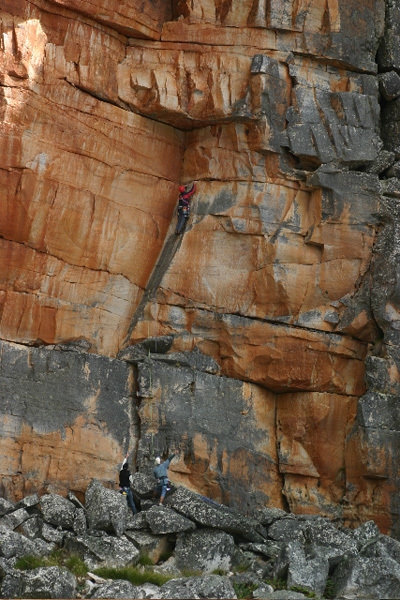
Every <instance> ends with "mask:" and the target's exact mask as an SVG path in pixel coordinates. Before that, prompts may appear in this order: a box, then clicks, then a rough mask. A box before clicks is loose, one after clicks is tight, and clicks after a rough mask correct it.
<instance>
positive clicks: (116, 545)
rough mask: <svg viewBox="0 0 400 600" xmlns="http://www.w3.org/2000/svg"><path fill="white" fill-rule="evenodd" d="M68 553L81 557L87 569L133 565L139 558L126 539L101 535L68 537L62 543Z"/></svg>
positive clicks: (134, 548) (135, 549) (136, 551)
mask: <svg viewBox="0 0 400 600" xmlns="http://www.w3.org/2000/svg"><path fill="white" fill-rule="evenodd" d="M64 547H65V548H66V550H68V551H69V552H74V553H76V554H78V555H79V556H81V558H82V559H83V560H84V561H85V563H86V564H87V566H88V567H89V569H95V568H97V567H99V566H109V567H123V566H126V565H135V564H136V563H137V562H138V560H139V556H140V552H139V550H138V549H137V548H136V546H135V545H134V544H132V542H130V541H129V540H127V539H126V537H124V536H121V537H115V536H111V535H107V534H103V535H99V536H97V535H89V534H86V535H82V536H77V537H75V536H72V535H71V536H69V537H67V538H66V539H65V541H64Z"/></svg>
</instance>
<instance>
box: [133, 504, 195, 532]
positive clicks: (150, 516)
mask: <svg viewBox="0 0 400 600" xmlns="http://www.w3.org/2000/svg"><path fill="white" fill-rule="evenodd" d="M145 516H146V521H147V523H148V524H149V527H150V529H151V531H152V532H153V533H156V534H162V533H164V534H165V533H179V532H182V531H192V530H193V529H196V525H195V523H193V521H191V520H190V519H187V518H186V517H183V516H182V515H180V514H178V513H176V512H175V511H174V510H171V509H169V508H167V507H166V506H152V507H151V508H150V509H149V510H147V511H146V515H145Z"/></svg>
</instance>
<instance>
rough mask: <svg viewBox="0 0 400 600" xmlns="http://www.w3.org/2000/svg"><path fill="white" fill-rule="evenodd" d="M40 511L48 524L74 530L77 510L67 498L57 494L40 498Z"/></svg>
mask: <svg viewBox="0 0 400 600" xmlns="http://www.w3.org/2000/svg"><path fill="white" fill-rule="evenodd" d="M40 509H41V511H42V515H43V519H44V520H45V521H46V522H47V523H50V524H51V525H55V526H56V527H58V526H60V527H63V528H64V529H72V526H73V524H74V518H75V511H76V508H75V506H74V505H73V504H72V502H70V501H69V500H67V499H66V498H63V497H62V496H58V495H57V494H45V495H44V496H42V497H41V498H40Z"/></svg>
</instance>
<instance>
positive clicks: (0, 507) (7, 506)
mask: <svg viewBox="0 0 400 600" xmlns="http://www.w3.org/2000/svg"><path fill="white" fill-rule="evenodd" d="M13 510H15V504H13V503H12V502H9V501H8V500H6V499H5V498H1V497H0V517H4V515H6V514H7V513H9V512H12V511H13Z"/></svg>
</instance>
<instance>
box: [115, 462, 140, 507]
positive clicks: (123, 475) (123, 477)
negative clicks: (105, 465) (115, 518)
mask: <svg viewBox="0 0 400 600" xmlns="http://www.w3.org/2000/svg"><path fill="white" fill-rule="evenodd" d="M131 483H132V475H131V472H130V471H129V465H128V457H126V458H125V459H124V462H123V463H122V467H121V470H120V472H119V487H120V491H121V493H122V494H124V495H126V502H127V504H128V506H129V508H130V509H131V511H132V512H133V514H134V515H136V513H137V508H136V505H135V501H134V499H133V495H132V490H131Z"/></svg>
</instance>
